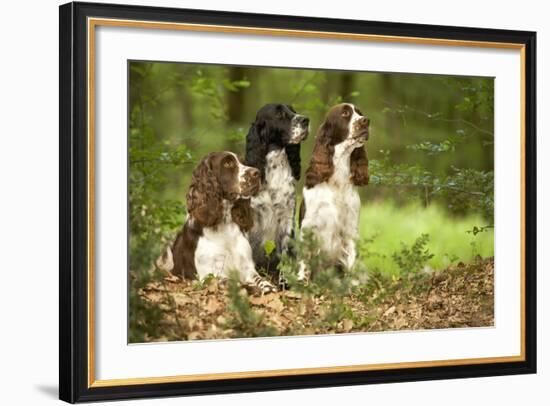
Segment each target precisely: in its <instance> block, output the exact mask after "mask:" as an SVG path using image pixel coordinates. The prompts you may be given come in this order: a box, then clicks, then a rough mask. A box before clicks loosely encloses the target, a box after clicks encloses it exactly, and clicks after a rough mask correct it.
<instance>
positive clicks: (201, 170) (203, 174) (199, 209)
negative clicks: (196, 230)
mask: <svg viewBox="0 0 550 406" xmlns="http://www.w3.org/2000/svg"><path fill="white" fill-rule="evenodd" d="M211 165H212V164H211V162H210V156H209V155H207V156H206V157H204V158H203V159H202V160H201V161H200V162H199V164H198V165H197V167H196V168H195V170H194V171H193V176H192V178H191V185H190V186H189V190H188V191H187V211H188V213H189V214H190V215H191V217H193V218H194V219H195V220H196V221H197V222H199V223H200V224H201V225H202V226H203V227H212V226H215V225H216V224H218V223H219V222H220V221H221V220H222V217H223V199H222V190H221V186H220V184H219V182H218V179H217V178H216V176H215V175H214V173H213V171H212V167H211Z"/></svg>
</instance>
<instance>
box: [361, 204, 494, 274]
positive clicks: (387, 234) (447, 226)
mask: <svg viewBox="0 0 550 406" xmlns="http://www.w3.org/2000/svg"><path fill="white" fill-rule="evenodd" d="M483 221H484V220H483V217H482V216H481V214H479V213H478V214H473V213H470V214H465V215H462V216H450V215H449V211H448V209H447V208H445V207H442V206H441V205H440V204H437V203H432V204H430V205H429V206H428V207H424V206H423V205H421V204H419V203H409V204H406V205H397V204H395V203H390V202H373V203H370V204H368V205H365V206H363V207H362V209H361V214H360V223H359V234H360V236H361V238H360V240H359V241H358V242H357V250H358V253H359V260H358V262H359V263H360V264H364V266H365V267H366V268H367V269H368V271H369V274H370V273H371V272H372V271H373V270H374V269H377V270H379V271H380V272H382V273H383V274H385V275H395V276H398V275H399V273H400V269H399V267H398V266H397V264H396V263H395V261H394V260H393V259H392V254H393V253H394V252H396V251H399V250H400V249H401V242H403V243H405V244H407V245H412V244H413V243H414V241H415V239H416V238H417V237H418V236H419V235H421V234H429V235H430V236H431V239H430V240H429V241H428V242H427V245H426V246H427V248H428V249H429V250H430V252H431V253H433V254H434V257H433V258H431V259H430V260H429V261H428V263H427V265H428V266H429V267H430V268H431V269H444V268H447V267H448V266H449V265H451V264H453V263H456V262H457V261H459V260H460V261H463V262H470V261H472V260H473V259H474V257H475V255H472V249H471V244H470V243H471V242H472V241H475V243H476V245H477V247H478V253H479V255H481V256H482V257H490V256H493V255H494V230H493V229H492V228H488V229H486V231H485V232H483V233H478V234H476V235H474V234H473V233H468V232H467V231H469V230H471V229H472V226H473V225H474V224H483Z"/></svg>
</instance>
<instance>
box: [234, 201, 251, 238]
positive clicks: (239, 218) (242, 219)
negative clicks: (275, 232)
mask: <svg viewBox="0 0 550 406" xmlns="http://www.w3.org/2000/svg"><path fill="white" fill-rule="evenodd" d="M231 219H232V220H233V222H234V223H235V224H237V225H238V226H239V228H240V229H241V231H245V232H246V231H248V230H250V229H251V228H252V226H253V225H254V217H253V211H252V207H250V199H238V200H236V201H235V202H234V203H233V207H232V208H231Z"/></svg>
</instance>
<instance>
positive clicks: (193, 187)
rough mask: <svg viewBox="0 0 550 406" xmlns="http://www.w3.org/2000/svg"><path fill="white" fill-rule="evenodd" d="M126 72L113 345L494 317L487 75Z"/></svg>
mask: <svg viewBox="0 0 550 406" xmlns="http://www.w3.org/2000/svg"><path fill="white" fill-rule="evenodd" d="M127 80H128V94H127V97H128V117H127V120H128V126H127V131H128V132H127V143H128V179H127V185H128V192H127V198H128V269H127V272H128V330H127V337H128V343H130V344H138V343H150V342H165V341H187V340H220V339H239V338H249V337H275V336H280V337H284V336H314V335H326V334H350V333H359V334H369V333H373V332H377V333H381V332H391V331H404V330H405V331H410V330H433V329H457V328H479V327H492V326H494V254H495V249H494V170H495V169H494V105H495V103H494V77H479V76H456V75H435V74H418V73H407V72H376V71H352V70H321V69H309V68H294V67H284V68H282V67H276V68H275V67H269V66H245V65H242V66H241V65H221V64H201V63H186V62H171V61H153V60H151V61H149V60H128V62H127ZM123 271H124V270H121V272H123Z"/></svg>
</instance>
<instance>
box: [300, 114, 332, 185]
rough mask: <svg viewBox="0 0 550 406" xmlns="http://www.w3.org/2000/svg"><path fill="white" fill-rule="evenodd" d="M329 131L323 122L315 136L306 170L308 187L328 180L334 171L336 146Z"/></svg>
mask: <svg viewBox="0 0 550 406" xmlns="http://www.w3.org/2000/svg"><path fill="white" fill-rule="evenodd" d="M328 131H330V129H329V128H328V126H327V124H326V123H323V124H322V125H321V127H320V128H319V132H318V133H317V136H316V137H315V147H314V148H313V153H312V154H311V160H310V162H309V168H307V170H306V179H305V186H306V188H311V187H313V186H315V185H317V184H319V183H322V182H326V181H327V180H328V179H329V178H330V177H331V175H332V174H333V173H334V162H333V156H334V146H332V145H330V138H329V135H328Z"/></svg>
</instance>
